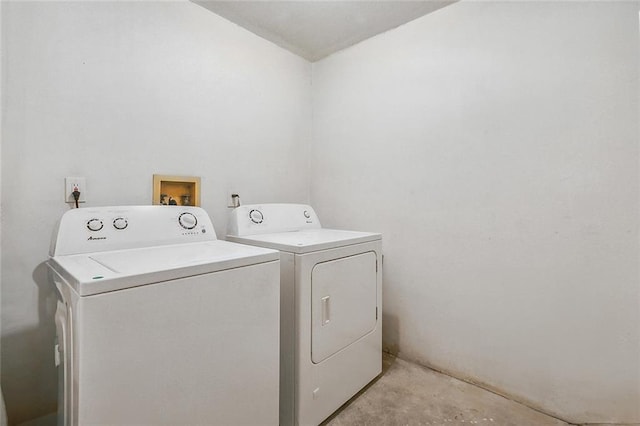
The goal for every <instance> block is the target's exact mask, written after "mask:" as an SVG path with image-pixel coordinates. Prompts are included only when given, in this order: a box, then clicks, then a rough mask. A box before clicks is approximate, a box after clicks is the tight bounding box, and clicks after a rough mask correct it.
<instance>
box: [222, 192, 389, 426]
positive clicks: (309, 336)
mask: <svg viewBox="0 0 640 426" xmlns="http://www.w3.org/2000/svg"><path fill="white" fill-rule="evenodd" d="M228 226H229V235H227V239H228V240H230V241H234V242H238V243H243V244H250V245H253V246H259V247H265V248H272V249H277V250H280V268H281V269H280V277H281V287H280V290H281V294H280V298H281V299H280V306H281V325H280V327H281V328H280V336H281V341H280V342H281V348H280V356H281V358H280V392H281V393H280V424H281V425H282V426H287V425H317V424H319V423H321V422H322V421H323V420H325V419H326V418H327V417H329V416H330V415H331V414H332V413H333V412H334V411H336V410H337V409H338V408H339V407H340V406H341V405H342V404H344V403H345V402H347V401H348V400H349V399H350V398H351V397H352V396H353V395H355V394H356V393H357V392H358V391H359V390H360V389H362V388H363V387H364V386H365V385H366V384H367V383H369V382H370V381H371V380H372V379H374V378H375V377H376V376H377V375H378V374H380V372H381V371H382V334H381V322H382V320H381V313H382V311H381V307H382V278H381V277H382V237H381V235H380V234H377V233H368V232H355V231H342V230H334V229H326V228H322V226H321V225H320V221H319V220H318V217H317V215H316V213H315V211H314V210H313V209H312V208H311V207H310V206H308V205H300V204H261V205H244V206H240V207H238V208H236V209H234V210H233V211H232V212H231V215H230V221H229V225H228Z"/></svg>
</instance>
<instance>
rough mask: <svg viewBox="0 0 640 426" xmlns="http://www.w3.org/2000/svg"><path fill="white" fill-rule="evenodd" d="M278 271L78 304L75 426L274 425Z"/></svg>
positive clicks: (263, 267) (179, 283)
mask: <svg viewBox="0 0 640 426" xmlns="http://www.w3.org/2000/svg"><path fill="white" fill-rule="evenodd" d="M279 266H280V265H279V262H278V261H274V262H269V263H263V264H260V265H254V266H248V267H244V268H237V269H232V270H226V271H221V272H215V273H211V274H205V275H199V276H195V277H189V278H183V279H178V280H172V281H166V282H161V283H157V284H152V285H147V286H142V287H136V288H131V289H126V290H121V291H115V292H110V293H104V294H97V295H92V296H86V297H81V298H79V302H78V307H77V312H76V316H75V319H76V324H75V325H76V327H75V331H76V336H77V338H76V344H77V347H78V356H77V357H76V359H75V368H76V371H75V373H76V374H75V378H76V380H75V383H74V386H75V387H76V390H77V392H78V399H77V400H75V401H74V410H75V411H76V413H77V417H75V418H76V419H77V420H76V421H77V424H80V425H82V424H114V425H115V424H154V425H177V424H211V423H212V422H215V423H216V424H225V425H231V424H233V425H255V424H265V425H277V424H278V394H279V392H278V387H279V386H278V384H279V368H278V366H279V352H280V350H279V349H280V348H279V327H280V321H279V317H280V309H279V306H280V303H279V300H280V290H279Z"/></svg>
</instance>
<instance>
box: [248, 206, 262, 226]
mask: <svg viewBox="0 0 640 426" xmlns="http://www.w3.org/2000/svg"><path fill="white" fill-rule="evenodd" d="M249 219H251V222H253V223H262V221H263V220H264V216H263V215H262V212H261V211H260V210H255V209H254V210H251V211H250V212H249Z"/></svg>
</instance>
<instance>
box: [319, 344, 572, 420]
mask: <svg viewBox="0 0 640 426" xmlns="http://www.w3.org/2000/svg"><path fill="white" fill-rule="evenodd" d="M382 369H383V374H382V375H381V376H380V377H379V378H378V379H377V380H376V381H374V382H373V383H372V384H370V385H369V386H368V387H367V388H365V389H364V390H363V391H361V392H360V393H359V394H358V395H356V396H355V397H354V398H352V399H351V401H349V402H348V403H347V404H345V405H344V406H343V407H342V408H341V409H340V410H339V411H338V412H337V413H335V414H334V415H333V416H331V417H330V418H329V419H327V421H325V422H324V423H323V425H325V426H347V425H349V426H353V425H371V426H374V425H375V426H378V425H389V426H396V425H397V426H405V425H406V426H414V425H415V426H417V425H484V426H498V425H500V426H503V425H513V426H547V425H567V424H568V423H565V422H563V421H560V420H558V419H555V418H553V417H549V416H547V415H544V414H542V413H540V412H538V411H535V410H533V409H531V408H529V407H526V406H524V405H522V404H519V403H517V402H514V401H511V400H509V399H507V398H504V397H502V396H499V395H496V394H494V393H492V392H489V391H486V390H484V389H481V388H479V387H477V386H474V385H471V384H469V383H465V382H462V381H460V380H457V379H454V378H452V377H449V376H446V375H444V374H440V373H438V372H436V371H433V370H430V369H428V368H424V367H421V366H419V365H416V364H413V363H410V362H407V361H403V360H401V359H398V358H395V357H393V356H391V355H388V354H385V355H384V358H383V367H382Z"/></svg>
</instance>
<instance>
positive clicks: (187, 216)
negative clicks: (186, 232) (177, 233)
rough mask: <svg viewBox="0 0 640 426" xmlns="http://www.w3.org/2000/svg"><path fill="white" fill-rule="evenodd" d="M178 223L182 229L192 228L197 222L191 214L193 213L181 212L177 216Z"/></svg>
mask: <svg viewBox="0 0 640 426" xmlns="http://www.w3.org/2000/svg"><path fill="white" fill-rule="evenodd" d="M178 223H179V224H180V226H182V227H183V228H184V229H193V228H195V227H196V225H197V224H198V219H196V217H195V216H194V215H193V213H181V214H180V216H178Z"/></svg>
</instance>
